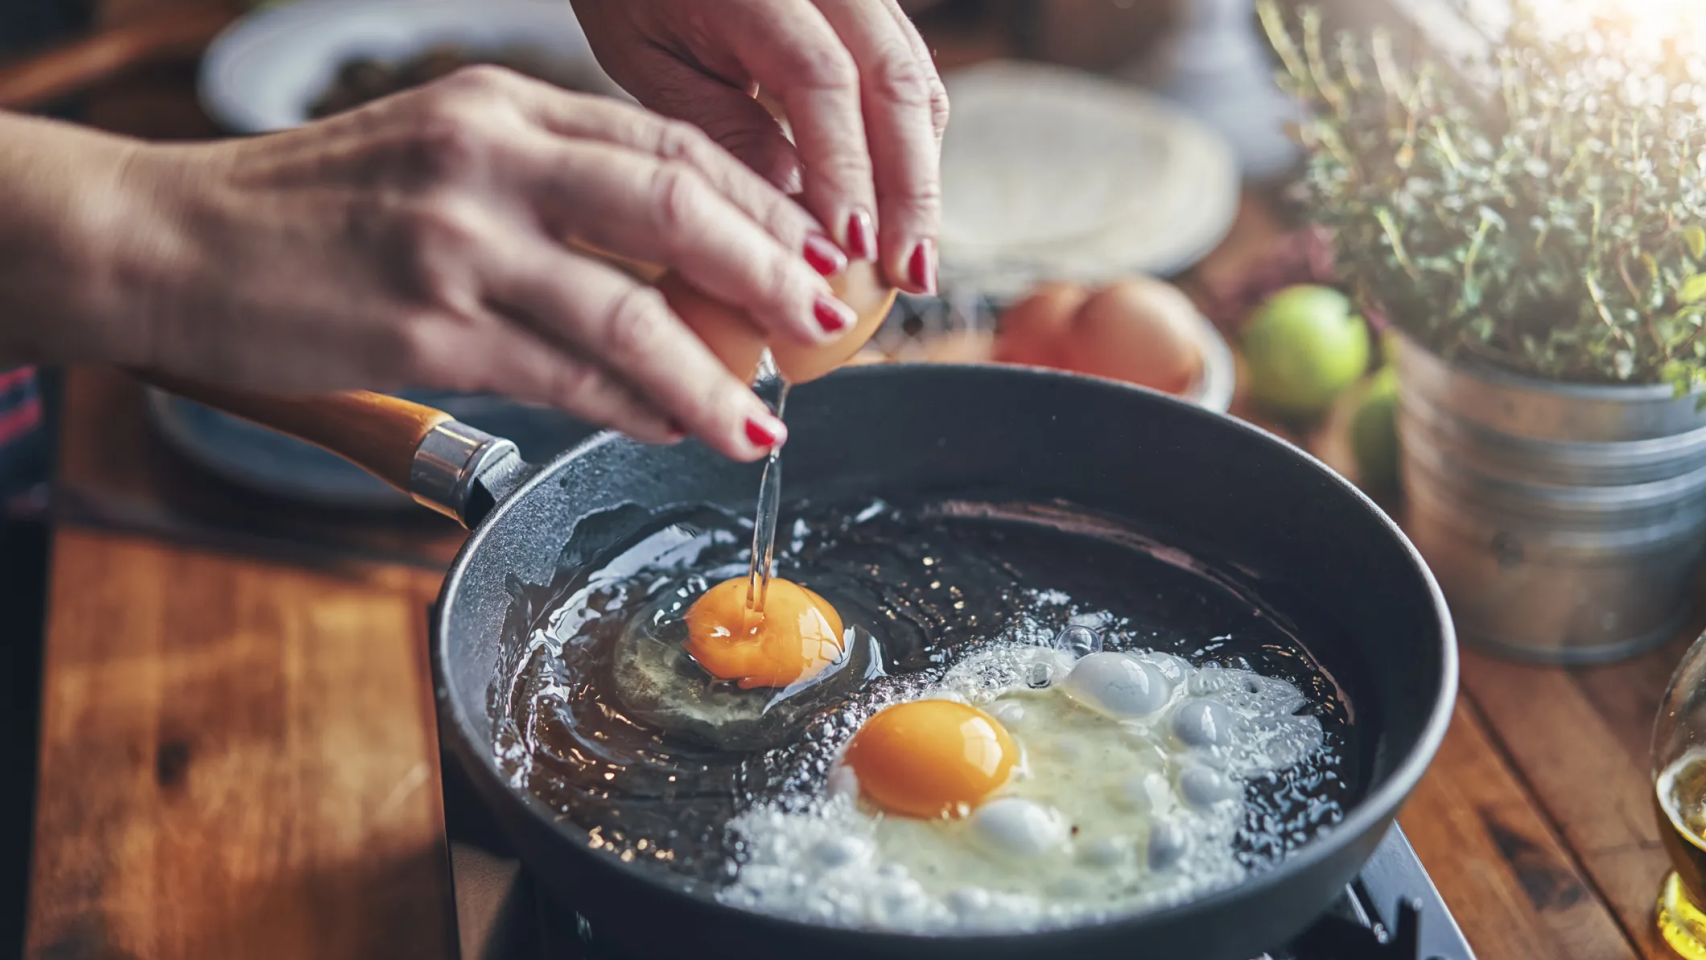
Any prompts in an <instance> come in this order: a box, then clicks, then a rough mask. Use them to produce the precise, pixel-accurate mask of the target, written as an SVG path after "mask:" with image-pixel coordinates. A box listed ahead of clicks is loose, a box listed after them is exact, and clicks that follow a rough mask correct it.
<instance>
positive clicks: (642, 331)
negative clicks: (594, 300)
mask: <svg viewBox="0 0 1706 960" xmlns="http://www.w3.org/2000/svg"><path fill="white" fill-rule="evenodd" d="M668 317H669V305H668V303H667V302H666V301H665V300H664V298H663V294H661V293H659V292H658V291H657V288H655V287H650V286H634V287H630V288H628V289H627V290H626V291H624V292H623V293H622V294H620V295H619V296H617V297H616V299H615V300H614V301H612V302H611V304H610V308H609V310H608V311H607V313H606V316H605V322H604V342H605V344H606V346H607V347H608V349H609V350H610V353H611V355H612V356H613V357H614V358H616V359H618V360H628V361H632V360H635V359H638V358H640V357H644V356H647V355H649V354H651V353H653V352H654V351H655V350H656V349H657V345H658V342H659V340H660V339H661V338H662V337H663V336H664V331H665V330H666V328H667V325H666V320H667V319H668Z"/></svg>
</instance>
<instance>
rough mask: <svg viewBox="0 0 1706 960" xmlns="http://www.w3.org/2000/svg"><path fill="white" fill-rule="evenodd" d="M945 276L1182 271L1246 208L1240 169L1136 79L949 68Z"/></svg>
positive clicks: (1212, 137)
mask: <svg viewBox="0 0 1706 960" xmlns="http://www.w3.org/2000/svg"><path fill="white" fill-rule="evenodd" d="M945 82H946V84H947V87H948V93H949V96H950V98H951V99H952V102H953V107H954V116H953V122H952V123H950V124H949V125H948V133H947V137H946V139H945V141H944V143H943V152H942V188H943V213H942V234H941V271H942V281H943V283H944V285H949V286H966V287H971V288H975V289H976V290H977V291H979V292H980V293H982V294H984V295H987V296H991V297H994V298H996V299H1003V298H1010V297H1014V296H1017V295H1018V294H1019V293H1021V292H1023V291H1024V290H1026V289H1028V288H1029V287H1031V286H1032V285H1033V284H1035V283H1037V282H1039V281H1044V280H1076V281H1079V282H1082V283H1101V282H1105V281H1108V280H1111V279H1113V278H1116V277H1118V276H1121V275H1123V274H1130V273H1145V274H1150V275H1153V276H1170V275H1173V274H1176V273H1179V272H1180V271H1183V270H1184V269H1186V268H1188V267H1190V266H1191V265H1192V264H1194V263H1195V262H1196V261H1197V260H1199V259H1200V258H1201V257H1202V256H1203V254H1205V253H1207V252H1208V251H1209V250H1211V249H1213V248H1214V246H1215V245H1216V244H1218V243H1219V242H1220V241H1221V240H1222V239H1223V238H1224V237H1225V236H1226V234H1227V232H1228V231H1229V230H1230V229H1231V227H1232V222H1233V219H1234V218H1235V217H1236V216H1237V212H1238V201H1239V195H1240V194H1239V190H1240V183H1239V178H1240V172H1239V168H1238V161H1237V158H1236V156H1235V154H1234V152H1233V150H1232V147H1231V145H1230V144H1229V143H1228V142H1227V141H1226V140H1225V138H1223V137H1222V136H1220V135H1219V134H1217V133H1216V132H1215V131H1214V130H1213V129H1212V128H1210V127H1209V126H1208V125H1206V124H1204V123H1203V122H1201V121H1200V120H1197V119H1195V118H1193V117H1191V116H1190V115H1188V114H1186V113H1185V112H1183V111H1182V110H1180V109H1178V108H1177V107H1175V106H1172V105H1170V104H1169V103H1168V102H1167V101H1165V100H1163V99H1161V98H1160V97H1158V96H1156V95H1154V94H1151V93H1147V92H1145V91H1143V90H1141V89H1139V88H1138V87H1136V86H1135V85H1132V84H1130V83H1125V82H1121V81H1115V80H1107V79H1103V78H1100V77H1097V76H1093V75H1091V74H1088V73H1084V72H1081V71H1077V70H1072V69H1068V68H1063V67H1056V66H1049V65H1044V64H1035V63H1019V62H1014V61H996V62H991V63H985V64H980V65H978V66H975V67H971V68H968V69H965V70H960V71H955V72H953V73H951V74H949V75H948V76H947V77H946V78H945Z"/></svg>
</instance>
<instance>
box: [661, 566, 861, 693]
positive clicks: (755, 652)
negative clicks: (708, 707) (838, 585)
mask: <svg viewBox="0 0 1706 960" xmlns="http://www.w3.org/2000/svg"><path fill="white" fill-rule="evenodd" d="M746 589H747V579H746V578H745V577H739V578H737V579H734V580H724V581H723V582H722V583H719V584H717V585H716V586H714V587H712V588H711V589H709V590H707V591H705V595H704V596H702V597H700V598H699V599H698V600H695V601H694V602H693V606H691V607H688V608H687V652H688V653H689V654H691V655H692V657H693V659H694V660H697V661H698V662H699V665H700V666H702V667H704V668H705V669H706V670H707V671H709V672H710V673H711V675H712V676H714V677H717V678H719V679H723V680H735V681H738V682H739V684H740V688H741V689H742V690H751V689H753V688H754V687H785V686H788V685H789V684H792V683H798V682H800V681H801V680H809V679H811V678H812V677H815V676H817V675H818V674H819V673H821V672H823V669H824V668H825V667H827V666H829V665H830V664H832V663H834V662H835V661H836V660H838V659H840V658H841V651H842V644H841V616H840V615H839V614H837V613H836V612H835V608H834V607H832V606H830V605H829V601H827V600H825V599H824V598H822V597H820V596H818V595H817V594H815V593H813V592H811V591H810V590H807V589H806V588H805V587H802V586H800V585H799V584H797V583H789V582H788V581H786V580H779V579H777V578H775V577H772V578H771V579H770V591H769V592H768V593H767V594H766V595H765V597H764V609H763V611H758V610H754V609H752V608H751V607H749V606H747V603H746Z"/></svg>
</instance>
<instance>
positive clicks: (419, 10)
mask: <svg viewBox="0 0 1706 960" xmlns="http://www.w3.org/2000/svg"><path fill="white" fill-rule="evenodd" d="M444 45H454V46H458V47H461V48H464V49H465V50H468V51H470V52H474V53H480V52H495V51H498V50H502V49H505V48H511V47H518V46H521V47H531V48H534V49H536V50H538V51H539V52H541V53H545V54H549V55H552V56H553V58H554V59H556V60H558V61H560V63H561V64H562V65H563V66H565V67H568V68H570V69H572V70H574V72H575V73H576V74H577V75H584V76H586V77H588V78H589V79H590V80H591V81H592V82H593V83H594V84H596V86H597V88H598V89H597V92H600V93H606V94H611V95H622V94H621V91H620V89H619V88H618V87H616V85H615V84H614V83H613V82H612V81H611V80H610V79H609V77H608V76H607V75H606V74H605V73H604V72H603V71H602V70H600V69H599V68H598V66H597V62H596V61H595V60H594V59H593V56H592V51H591V48H589V47H588V46H587V41H586V35H585V34H584V33H582V32H581V29H580V24H579V22H577V21H576V20H575V15H574V11H573V10H571V9H570V7H569V3H568V0H294V2H289V3H283V4H277V5H269V6H266V7H263V8H261V9H259V10H257V11H255V12H254V13H250V14H248V15H246V16H244V17H242V18H241V19H239V20H238V21H237V22H236V23H234V24H232V25H231V26H230V27H229V28H228V29H227V30H225V32H223V33H222V34H220V35H219V37H218V38H217V39H215V40H214V42H213V44H212V45H211V46H209V47H208V49H207V53H206V55H205V56H204V57H203V58H202V63H201V76H200V83H199V94H200V98H201V103H202V107H203V109H205V110H206V111H207V114H208V116H210V117H212V118H213V120H214V121H215V122H216V123H218V124H219V125H220V126H222V127H224V128H225V129H227V130H229V131H231V132H233V133H268V132H272V131H275V130H286V129H289V128H291V127H295V126H298V125H300V124H302V123H304V122H305V121H307V120H308V119H309V109H310V105H311V104H313V103H314V102H315V101H316V100H317V99H319V98H320V96H321V95H322V94H323V93H324V92H325V91H326V90H327V89H328V88H330V86H331V85H332V83H333V82H334V81H335V80H337V78H338V72H339V70H340V69H341V68H342V67H343V65H344V64H345V63H346V62H348V61H350V60H352V59H355V58H374V59H377V60H382V61H399V60H403V59H405V58H408V57H411V56H414V55H416V54H419V53H422V52H424V51H427V50H429V49H431V48H433V47H438V46H444Z"/></svg>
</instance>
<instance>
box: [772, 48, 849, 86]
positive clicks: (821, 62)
mask: <svg viewBox="0 0 1706 960" xmlns="http://www.w3.org/2000/svg"><path fill="white" fill-rule="evenodd" d="M789 54H790V55H789V56H788V63H787V75H788V76H791V77H794V78H796V80H797V81H798V83H799V84H800V85H801V86H802V87H806V88H807V89H812V90H857V89H858V88H859V65H858V64H857V63H856V62H854V60H853V55H852V54H851V53H848V52H847V50H846V48H844V47H842V46H840V45H839V44H837V45H834V46H832V47H830V48H829V49H826V50H822V51H818V50H813V49H808V48H805V47H796V48H793V49H792V50H790V51H789Z"/></svg>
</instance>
